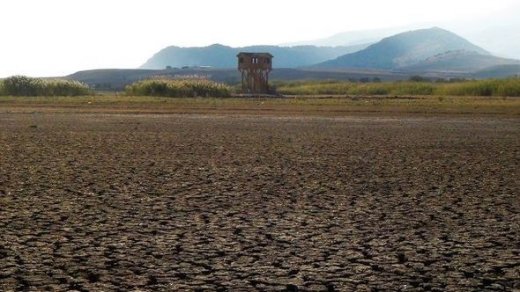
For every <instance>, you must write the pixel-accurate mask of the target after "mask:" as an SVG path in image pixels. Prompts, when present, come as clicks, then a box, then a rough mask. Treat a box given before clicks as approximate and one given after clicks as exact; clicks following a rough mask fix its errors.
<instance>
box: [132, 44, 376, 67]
mask: <svg viewBox="0 0 520 292" xmlns="http://www.w3.org/2000/svg"><path fill="white" fill-rule="evenodd" d="M367 46H368V45H363V44H361V45H355V46H343V47H316V46H295V47H279V46H250V47H241V48H232V47H228V46H223V45H220V44H215V45H211V46H207V47H188V48H182V47H176V46H171V47H167V48H164V49H162V50H161V51H159V52H158V53H156V54H155V55H154V56H153V57H152V58H150V59H149V60H148V61H146V63H144V64H143V65H142V66H141V69H164V68H166V66H171V67H178V68H182V67H185V66H190V67H194V66H209V67H214V68H235V67H236V66H237V59H236V55H237V54H238V53H239V52H241V51H252V52H269V53H271V54H272V55H274V60H273V66H274V67H275V68H296V67H302V66H309V65H312V64H316V63H320V62H323V61H326V60H330V59H334V58H336V57H338V56H341V55H344V54H348V53H352V52H356V51H359V50H362V49H364V48H366V47H367Z"/></svg>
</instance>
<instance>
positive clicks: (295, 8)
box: [0, 0, 520, 77]
mask: <svg viewBox="0 0 520 292" xmlns="http://www.w3.org/2000/svg"><path fill="white" fill-rule="evenodd" d="M518 2H520V1H519V0H435V1H418V0H391V1H389V0H355V1H350V0H320V1H304V0H301V1H283V0H262V1H246V0H218V1H217V0H186V1H185V0H179V1H172V0H146V1H145V0H127V1H115V0H2V1H1V2H0V11H1V14H0V27H1V28H2V32H1V33H0V40H1V41H0V77H6V76H9V75H14V74H26V75H30V76H51V75H52V76H59V75H66V74H70V73H73V72H75V71H78V70H84V69H94V68H135V67H138V66H140V65H142V64H143V63H144V62H145V61H146V60H147V59H148V58H149V57H151V56H152V55H153V54H154V53H156V52H157V51H158V50H160V49H162V48H164V47H166V46H169V45H179V46H204V45H209V44H213V43H222V44H226V45H232V46H244V45H252V44H279V43H288V42H294V41H300V40H309V39H315V38H316V39H317V38H324V37H327V36H330V35H333V34H336V33H339V32H343V31H351V30H365V29H377V28H385V27H394V26H407V25H412V24H420V23H435V24H438V26H440V27H442V26H443V23H452V24H453V23H454V22H457V23H459V22H460V23H461V25H463V24H464V23H472V24H474V23H475V21H474V20H478V19H484V20H485V23H482V26H486V25H490V24H492V23H491V22H493V20H496V22H499V21H500V17H501V15H509V16H511V15H512V14H518V18H520V12H519V11H520V5H519V4H518ZM513 16H516V15H513ZM490 19H492V20H490ZM461 30H464V29H463V28H461Z"/></svg>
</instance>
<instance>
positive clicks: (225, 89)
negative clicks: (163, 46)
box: [125, 79, 231, 97]
mask: <svg viewBox="0 0 520 292" xmlns="http://www.w3.org/2000/svg"><path fill="white" fill-rule="evenodd" d="M125 92H126V94H127V95H143V96H163V97H199V96H202V97H227V96H230V95H231V88H230V87H229V86H227V85H224V84H222V83H217V82H214V81H210V80H202V79H188V80H168V79H150V80H142V81H138V82H135V83H133V84H131V85H128V86H127V87H126V88H125Z"/></svg>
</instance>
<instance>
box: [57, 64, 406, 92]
mask: <svg viewBox="0 0 520 292" xmlns="http://www.w3.org/2000/svg"><path fill="white" fill-rule="evenodd" d="M157 76H162V77H167V78H179V79H182V78H194V77H198V78H204V79H210V80H214V81H218V82H224V83H228V84H239V82H240V73H239V72H238V70H237V69H217V68H187V69H167V70H165V69H163V70H149V69H98V70H86V71H79V72H76V73H74V74H71V75H69V76H66V78H68V79H72V80H77V81H81V82H84V83H86V84H88V85H89V86H90V87H92V88H94V89H96V90H107V91H116V90H123V89H124V88H125V86H126V85H128V84H131V83H133V82H135V81H138V80H142V79H149V78H152V77H157ZM376 77H377V78H378V79H380V80H404V79H408V77H409V76H408V75H407V74H401V73H395V72H390V71H385V70H367V69H359V70H351V71H341V70H328V71H327V70H308V69H295V68H281V69H274V70H273V72H272V73H271V74H270V79H271V80H273V81H274V80H360V79H369V80H370V79H373V78H376Z"/></svg>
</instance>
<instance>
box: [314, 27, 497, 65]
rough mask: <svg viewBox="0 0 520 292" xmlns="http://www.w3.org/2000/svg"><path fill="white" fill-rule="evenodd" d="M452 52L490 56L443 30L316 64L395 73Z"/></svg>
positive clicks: (385, 41) (416, 33) (390, 41)
mask: <svg viewBox="0 0 520 292" xmlns="http://www.w3.org/2000/svg"><path fill="white" fill-rule="evenodd" d="M449 51H467V52H475V53H478V54H481V55H489V53H488V52H487V51H485V50H484V49H482V48H480V47H477V46H475V45H473V44H471V43H470V42H468V41H467V40H465V39H463V38H461V37H459V36H457V35H456V34H454V33H451V32H449V31H447V30H444V29H441V28H436V27H434V28H430V29H420V30H415V31H409V32H404V33H400V34H397V35H394V36H391V37H388V38H385V39H383V40H381V41H380V42H378V43H376V44H373V45H371V46H369V47H368V48H366V49H364V50H361V51H358V52H355V53H350V54H346V55H344V56H340V57H338V58H336V59H334V60H330V61H326V62H323V63H321V64H318V65H315V67H319V68H379V69H388V70H395V69H400V68H403V67H408V66H412V65H415V64H417V63H419V62H422V61H424V60H426V59H428V58H431V57H433V56H436V55H439V54H442V53H445V52H449Z"/></svg>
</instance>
